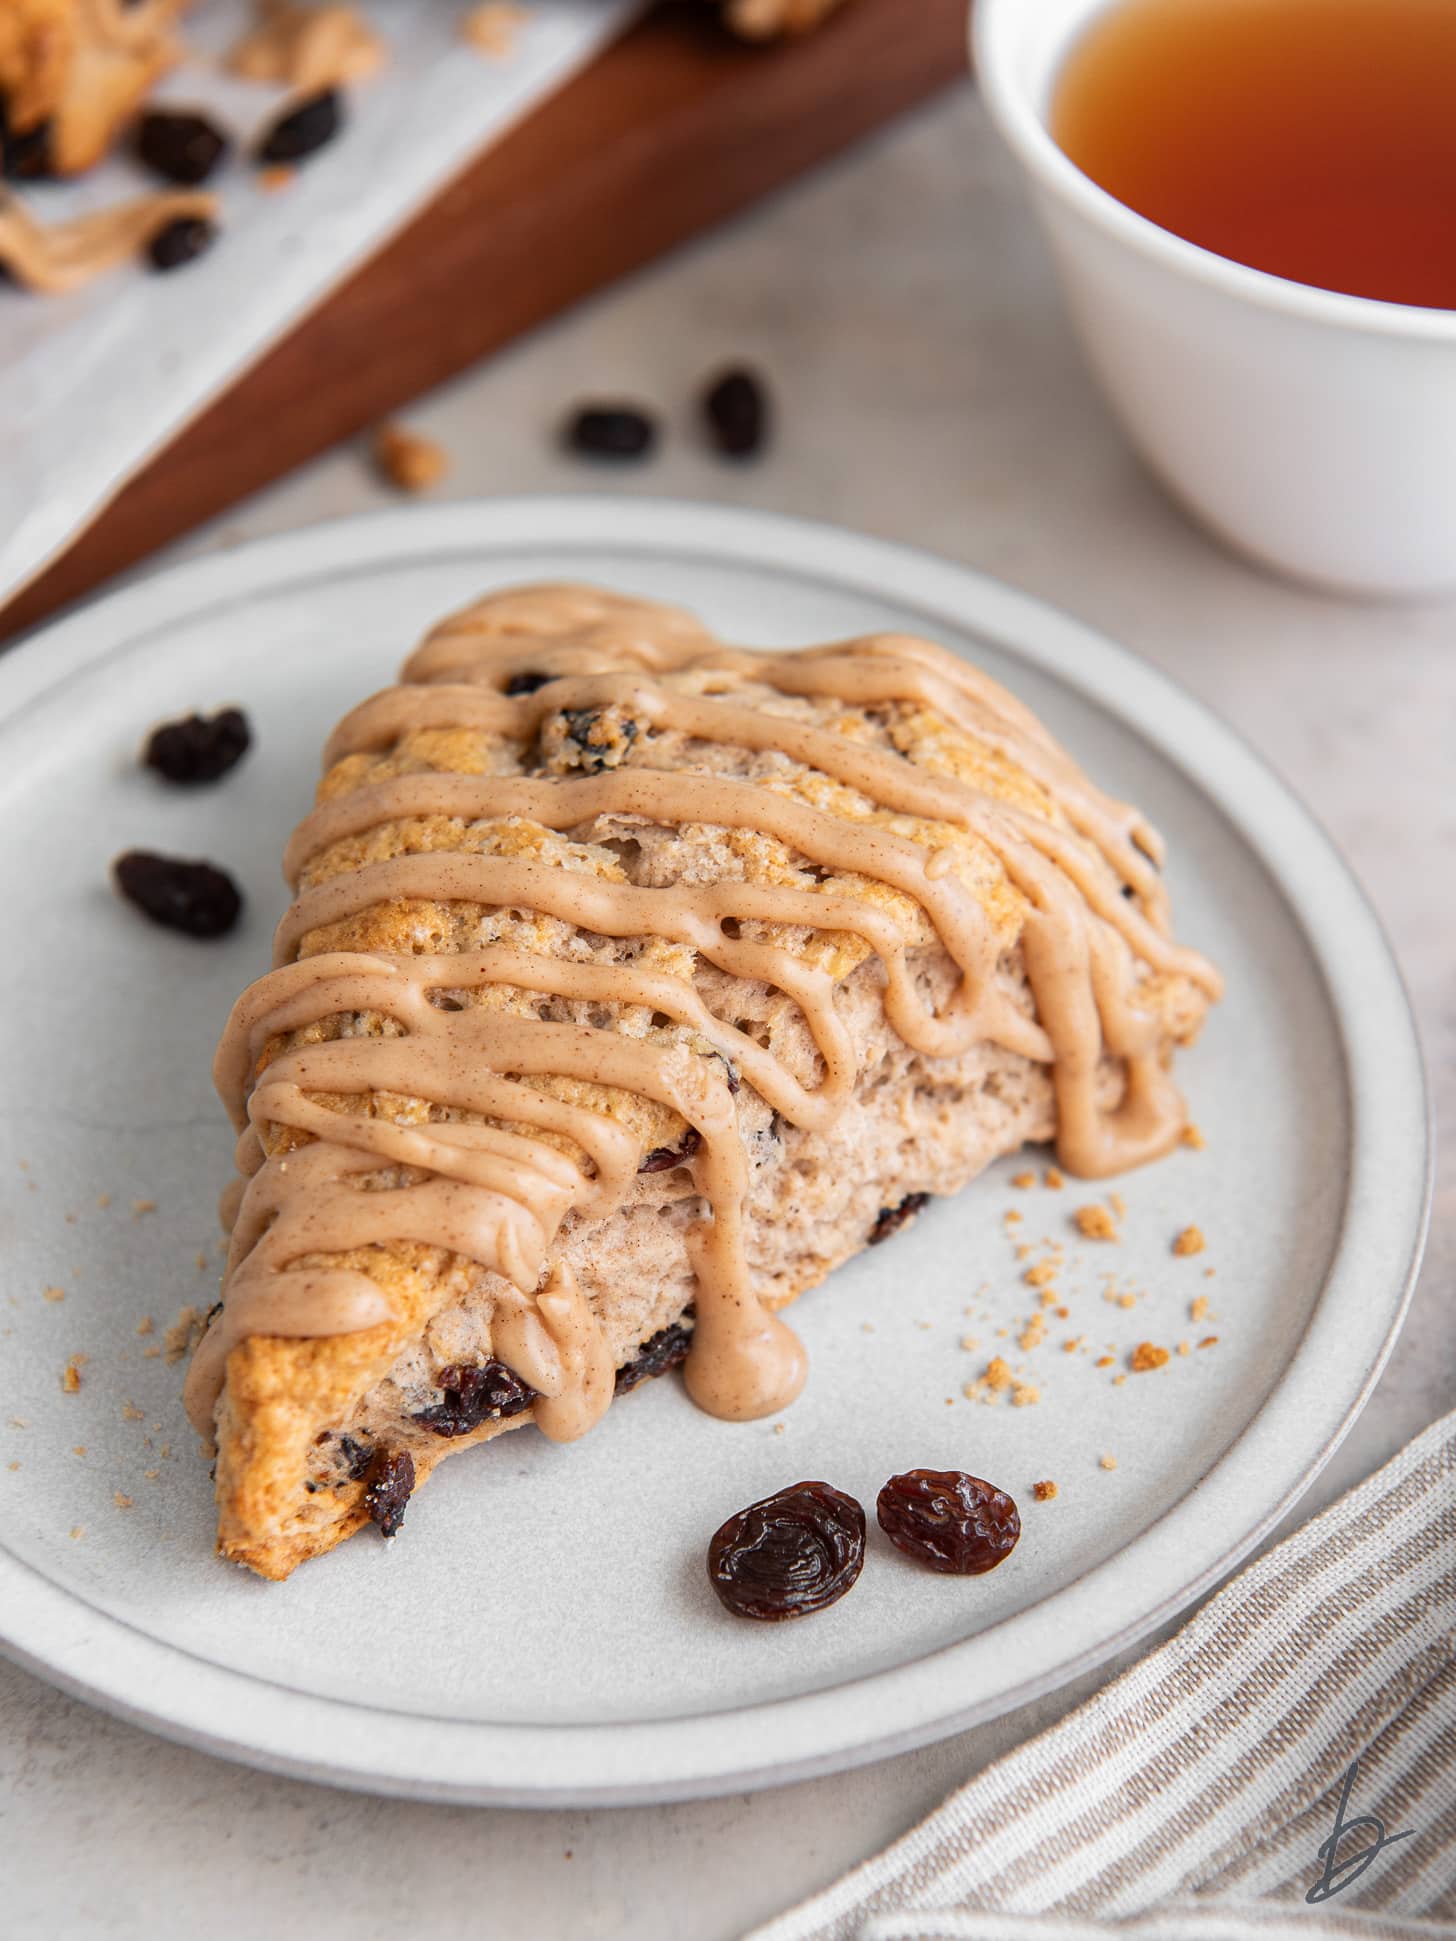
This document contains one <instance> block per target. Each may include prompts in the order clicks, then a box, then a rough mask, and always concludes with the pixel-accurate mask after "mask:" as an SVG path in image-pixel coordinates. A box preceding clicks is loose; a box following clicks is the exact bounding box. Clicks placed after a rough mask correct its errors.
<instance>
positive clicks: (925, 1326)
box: [915, 1321, 935, 1334]
mask: <svg viewBox="0 0 1456 1941" xmlns="http://www.w3.org/2000/svg"><path fill="white" fill-rule="evenodd" d="M915 1325H916V1327H917V1328H919V1329H920V1331H921V1333H922V1334H929V1333H930V1330H931V1329H932V1328H933V1327H934V1325H935V1323H934V1322H933V1321H917V1322H916V1323H915Z"/></svg>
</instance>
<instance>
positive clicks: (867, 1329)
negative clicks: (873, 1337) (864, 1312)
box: [859, 1321, 875, 1334]
mask: <svg viewBox="0 0 1456 1941" xmlns="http://www.w3.org/2000/svg"><path fill="white" fill-rule="evenodd" d="M859 1331H860V1333H861V1334H873V1333H874V1331H875V1324H874V1322H873V1321H861V1322H860V1324H859Z"/></svg>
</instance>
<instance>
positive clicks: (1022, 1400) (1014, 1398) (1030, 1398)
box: [1011, 1382, 1041, 1409]
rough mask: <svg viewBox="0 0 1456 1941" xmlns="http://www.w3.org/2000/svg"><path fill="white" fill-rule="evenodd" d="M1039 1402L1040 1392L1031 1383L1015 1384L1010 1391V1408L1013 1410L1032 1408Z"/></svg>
mask: <svg viewBox="0 0 1456 1941" xmlns="http://www.w3.org/2000/svg"><path fill="white" fill-rule="evenodd" d="M1040 1400H1041V1390H1040V1389H1039V1388H1037V1387H1035V1386H1034V1385H1033V1384H1032V1383H1031V1382H1017V1383H1016V1385H1015V1386H1014V1388H1013V1389H1012V1391H1011V1406H1012V1408H1014V1409H1029V1408H1034V1407H1035V1405H1036V1404H1037V1403H1038V1402H1039V1401H1040Z"/></svg>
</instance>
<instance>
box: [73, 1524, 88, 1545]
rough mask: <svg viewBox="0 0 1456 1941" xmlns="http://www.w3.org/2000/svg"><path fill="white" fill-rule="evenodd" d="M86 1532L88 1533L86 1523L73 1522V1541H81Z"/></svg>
mask: <svg viewBox="0 0 1456 1941" xmlns="http://www.w3.org/2000/svg"><path fill="white" fill-rule="evenodd" d="M85 1534H86V1526H85V1524H84V1523H73V1524H72V1525H71V1541H72V1543H79V1542H80V1540H81V1538H82V1537H84V1536H85Z"/></svg>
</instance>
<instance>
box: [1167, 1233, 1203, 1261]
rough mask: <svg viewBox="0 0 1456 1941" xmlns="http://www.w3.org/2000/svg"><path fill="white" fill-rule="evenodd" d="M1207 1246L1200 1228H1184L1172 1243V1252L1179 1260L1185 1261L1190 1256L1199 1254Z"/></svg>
mask: <svg viewBox="0 0 1456 1941" xmlns="http://www.w3.org/2000/svg"><path fill="white" fill-rule="evenodd" d="M1207 1245H1208V1242H1207V1241H1206V1240H1205V1239H1204V1237H1203V1233H1202V1231H1201V1229H1200V1228H1198V1227H1184V1229H1183V1231H1182V1232H1181V1233H1180V1234H1179V1235H1178V1237H1177V1239H1176V1240H1175V1241H1174V1242H1173V1252H1174V1253H1175V1254H1177V1256H1178V1258H1179V1259H1180V1260H1186V1259H1187V1258H1188V1256H1189V1255H1190V1254H1201V1253H1202V1252H1203V1250H1204V1248H1205V1247H1206V1246H1207Z"/></svg>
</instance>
